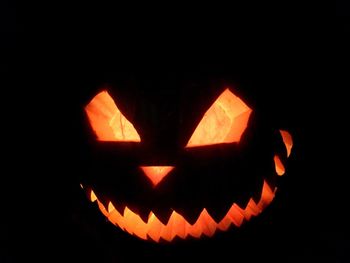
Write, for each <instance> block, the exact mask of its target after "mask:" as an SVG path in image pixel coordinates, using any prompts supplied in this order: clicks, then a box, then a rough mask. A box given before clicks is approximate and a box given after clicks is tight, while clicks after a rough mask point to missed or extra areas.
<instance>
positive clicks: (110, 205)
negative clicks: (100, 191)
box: [107, 201, 115, 213]
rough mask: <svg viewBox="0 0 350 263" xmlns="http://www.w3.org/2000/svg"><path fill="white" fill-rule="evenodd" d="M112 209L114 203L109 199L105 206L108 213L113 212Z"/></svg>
mask: <svg viewBox="0 0 350 263" xmlns="http://www.w3.org/2000/svg"><path fill="white" fill-rule="evenodd" d="M113 210H115V208H114V205H113V204H112V202H111V201H109V203H108V206H107V211H108V213H111V212H113Z"/></svg>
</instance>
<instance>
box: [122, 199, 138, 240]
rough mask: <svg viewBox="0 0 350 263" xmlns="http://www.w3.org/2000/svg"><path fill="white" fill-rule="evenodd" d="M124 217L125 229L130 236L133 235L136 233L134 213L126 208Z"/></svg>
mask: <svg viewBox="0 0 350 263" xmlns="http://www.w3.org/2000/svg"><path fill="white" fill-rule="evenodd" d="M123 217H124V223H125V224H124V229H125V230H126V231H127V232H128V233H129V234H131V235H132V234H133V233H134V231H133V230H134V226H135V224H134V222H133V221H132V211H131V210H130V209H129V208H128V207H127V206H126V207H125V209H124V213H123Z"/></svg>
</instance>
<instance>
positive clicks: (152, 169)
mask: <svg viewBox="0 0 350 263" xmlns="http://www.w3.org/2000/svg"><path fill="white" fill-rule="evenodd" d="M140 168H141V169H142V171H143V172H144V173H145V175H146V176H147V177H148V178H149V179H150V180H151V182H152V183H153V185H154V186H156V185H157V184H159V183H160V181H161V180H163V178H164V177H165V176H166V175H167V174H169V173H170V172H171V170H173V169H174V166H140Z"/></svg>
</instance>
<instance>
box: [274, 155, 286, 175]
mask: <svg viewBox="0 0 350 263" xmlns="http://www.w3.org/2000/svg"><path fill="white" fill-rule="evenodd" d="M273 160H274V161H275V169H276V173H277V174H278V175H279V176H282V175H284V173H285V169H284V165H283V163H282V162H281V159H280V158H279V157H278V156H277V155H275V156H274V157H273Z"/></svg>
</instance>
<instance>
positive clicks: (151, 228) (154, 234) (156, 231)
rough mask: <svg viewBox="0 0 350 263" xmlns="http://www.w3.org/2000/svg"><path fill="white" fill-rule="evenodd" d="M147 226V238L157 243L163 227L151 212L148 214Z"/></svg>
mask: <svg viewBox="0 0 350 263" xmlns="http://www.w3.org/2000/svg"><path fill="white" fill-rule="evenodd" d="M147 224H148V231H147V234H148V236H149V237H151V238H152V239H153V240H154V241H155V242H159V239H160V233H161V230H162V227H163V226H164V225H163V224H162V223H161V222H160V221H159V219H158V218H157V217H156V216H155V214H154V213H153V212H150V215H149V217H148V222H147Z"/></svg>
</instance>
